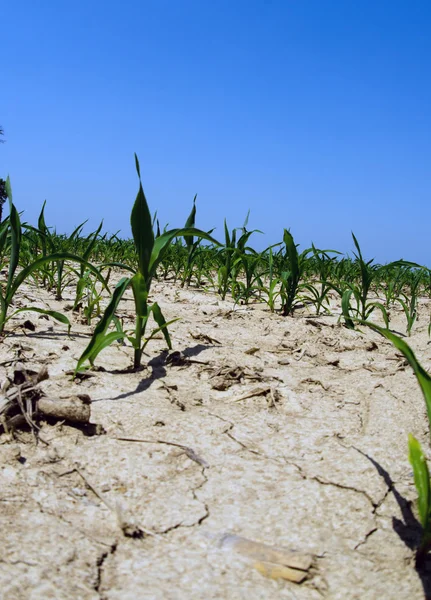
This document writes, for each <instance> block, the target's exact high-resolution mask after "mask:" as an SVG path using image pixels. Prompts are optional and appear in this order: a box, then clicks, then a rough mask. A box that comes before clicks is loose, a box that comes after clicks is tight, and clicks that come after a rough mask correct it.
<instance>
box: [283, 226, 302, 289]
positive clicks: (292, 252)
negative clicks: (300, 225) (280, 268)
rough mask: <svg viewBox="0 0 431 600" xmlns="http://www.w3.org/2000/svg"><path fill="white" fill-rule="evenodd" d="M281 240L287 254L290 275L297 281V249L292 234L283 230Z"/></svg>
mask: <svg viewBox="0 0 431 600" xmlns="http://www.w3.org/2000/svg"><path fill="white" fill-rule="evenodd" d="M283 242H284V243H285V246H286V252H287V256H288V257H289V268H290V273H291V277H292V279H293V280H294V281H297V280H298V278H299V260H298V249H297V248H296V244H295V242H294V240H293V236H292V234H291V233H290V231H287V229H285V230H284V235H283Z"/></svg>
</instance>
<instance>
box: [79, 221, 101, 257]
mask: <svg viewBox="0 0 431 600" xmlns="http://www.w3.org/2000/svg"><path fill="white" fill-rule="evenodd" d="M102 226H103V220H102V221H101V223H100V225H99V227H98V228H97V229H96V231H95V232H94V233H92V234H90V235H89V236H88V238H87V241H89V244H88V246H87V248H86V249H85V252H84V253H83V255H82V258H84V259H85V260H88V259H89V258H90V255H91V253H92V252H93V248H94V246H95V244H96V242H97V236H98V235H99V233H100V231H101V229H102Z"/></svg>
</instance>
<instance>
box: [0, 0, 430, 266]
mask: <svg viewBox="0 0 431 600" xmlns="http://www.w3.org/2000/svg"><path fill="white" fill-rule="evenodd" d="M1 21H2V24H3V26H2V33H1V39H0V73H1V79H2V94H1V97H0V124H1V125H2V126H3V128H4V130H5V140H6V143H5V144H2V145H1V146H0V177H5V176H6V175H7V174H9V175H10V177H11V181H12V187H13V191H14V201H15V204H16V205H17V207H18V209H19V210H24V211H25V219H26V220H28V221H30V222H33V223H34V222H35V221H36V219H37V215H38V213H39V211H40V207H41V205H42V203H43V201H44V200H45V199H46V200H47V208H46V220H47V223H48V224H52V225H55V226H56V228H57V230H58V231H69V232H70V231H71V230H72V229H73V228H74V226H75V225H77V224H78V223H80V222H81V221H83V220H84V219H86V218H88V219H89V227H90V228H92V229H95V228H96V227H97V225H98V223H99V222H100V220H101V219H102V218H103V219H104V223H105V229H107V230H109V231H111V232H115V231H117V230H118V229H121V231H122V234H123V235H124V236H129V235H130V226H129V215H130V210H131V207H132V204H133V201H134V198H135V195H136V191H137V177H136V173H135V167H134V159H133V153H134V152H136V153H137V154H138V156H139V159H140V163H141V173H142V177H143V183H144V189H145V193H146V196H147V199H148V202H149V205H150V208H151V210H152V211H154V210H157V211H158V214H159V216H160V220H161V223H162V225H164V224H165V223H167V222H169V225H170V226H171V227H174V226H181V225H183V224H184V222H185V220H186V218H187V215H188V213H189V212H190V208H191V205H192V200H193V196H194V195H195V193H197V194H198V213H197V225H198V226H200V227H201V228H202V229H210V228H212V227H216V228H217V229H216V231H215V232H214V234H215V236H216V237H219V238H220V239H222V237H223V220H224V218H225V217H226V218H227V220H228V224H229V226H230V227H234V226H240V225H241V224H242V223H243V221H244V218H245V215H246V213H247V211H248V209H251V215H250V221H249V227H250V228H258V229H261V230H262V231H264V232H265V235H264V236H262V235H258V234H256V236H255V237H254V238H252V240H253V239H254V243H255V246H256V247H257V248H262V249H263V248H264V247H266V246H267V245H269V244H271V243H275V242H277V241H279V240H281V238H282V233H283V228H290V230H291V232H292V234H293V235H294V238H295V240H296V241H297V242H298V243H300V244H301V247H302V248H305V247H308V246H309V245H310V243H311V241H313V242H314V243H315V245H316V246H318V247H321V248H335V249H338V250H341V251H351V250H352V248H353V244H352V240H351V235H350V232H351V231H352V230H353V231H354V232H355V234H356V236H357V237H358V239H359V241H360V243H361V245H362V247H363V252H364V255H365V256H366V257H367V258H371V257H375V258H376V259H377V260H378V261H379V262H385V261H388V260H392V259H397V258H400V257H403V258H408V259H411V260H416V261H419V262H422V263H426V264H428V265H431V244H430V242H429V229H430V222H431V203H430V192H431V169H430V158H431V77H430V64H431V36H430V34H429V32H430V28H431V3H430V2H429V0H424V1H419V0H410V1H407V0H404V1H399V0H378V1H377V2H376V1H375V0H374V1H371V0H361V2H358V1H356V0H355V1H351V0H211V1H210V0H153V1H146V0H124V1H123V2H122V3H119V2H113V1H111V0H104V1H103V2H100V1H99V0H92V1H91V2H89V1H88V0H86V1H83V0H74V2H72V3H69V2H68V3H66V2H64V1H61V0H56V1H53V0H42V1H41V2H38V3H36V2H34V1H33V0H32V1H29V0H17V1H16V2H7V3H6V2H5V3H3V4H2V8H1Z"/></svg>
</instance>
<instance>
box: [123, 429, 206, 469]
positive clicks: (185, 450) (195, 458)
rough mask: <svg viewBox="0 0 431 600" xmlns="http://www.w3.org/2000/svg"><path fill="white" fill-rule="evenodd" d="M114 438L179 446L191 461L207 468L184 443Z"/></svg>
mask: <svg viewBox="0 0 431 600" xmlns="http://www.w3.org/2000/svg"><path fill="white" fill-rule="evenodd" d="M112 439H114V440H118V441H119V442H140V443H142V444H165V445H166V446H174V447H175V448H181V450H183V451H184V453H185V454H186V456H187V457H188V458H190V460H192V461H193V462H195V463H197V464H198V465H200V466H201V467H204V468H205V469H207V468H208V467H209V464H208V463H207V462H206V460H204V459H203V458H201V457H200V456H198V455H197V454H196V452H195V451H194V450H193V448H189V446H184V444H177V443H176V442H167V441H166V440H144V439H142V438H128V437H114V438H112Z"/></svg>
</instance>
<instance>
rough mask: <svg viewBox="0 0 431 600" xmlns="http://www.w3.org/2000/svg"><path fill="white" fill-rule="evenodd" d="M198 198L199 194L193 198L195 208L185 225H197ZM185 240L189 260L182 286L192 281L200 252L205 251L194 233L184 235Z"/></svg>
mask: <svg viewBox="0 0 431 600" xmlns="http://www.w3.org/2000/svg"><path fill="white" fill-rule="evenodd" d="M196 198H197V194H196V196H195V197H194V199H193V208H192V211H191V213H190V215H189V216H188V219H187V221H186V224H185V225H184V227H185V228H186V229H187V228H190V227H193V228H194V227H195V222H196ZM213 231H214V229H211V230H210V231H208V235H211V234H212V232H213ZM184 241H185V243H186V248H187V260H186V264H185V267H184V274H183V279H182V282H181V287H184V286H185V285H187V287H188V286H189V285H190V283H191V281H192V276H193V269H194V267H195V264H196V262H197V257H198V255H199V253H200V252H202V251H204V250H202V248H200V243H201V238H200V237H198V238H197V239H196V240H195V238H194V237H193V236H192V235H185V236H184ZM198 283H199V278H198Z"/></svg>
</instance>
